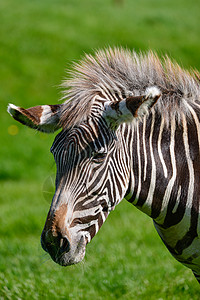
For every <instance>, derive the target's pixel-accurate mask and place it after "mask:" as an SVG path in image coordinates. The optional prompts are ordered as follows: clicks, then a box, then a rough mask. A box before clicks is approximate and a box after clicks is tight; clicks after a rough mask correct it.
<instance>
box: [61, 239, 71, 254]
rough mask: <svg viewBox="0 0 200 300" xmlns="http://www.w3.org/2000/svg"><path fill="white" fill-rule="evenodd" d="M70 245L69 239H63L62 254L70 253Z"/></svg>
mask: <svg viewBox="0 0 200 300" xmlns="http://www.w3.org/2000/svg"><path fill="white" fill-rule="evenodd" d="M69 250H70V243H69V241H68V239H67V238H65V237H63V238H61V239H60V251H61V252H69Z"/></svg>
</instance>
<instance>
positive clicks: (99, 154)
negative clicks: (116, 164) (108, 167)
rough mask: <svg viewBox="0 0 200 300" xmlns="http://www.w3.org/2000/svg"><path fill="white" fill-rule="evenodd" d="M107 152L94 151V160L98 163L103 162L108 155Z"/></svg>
mask: <svg viewBox="0 0 200 300" xmlns="http://www.w3.org/2000/svg"><path fill="white" fill-rule="evenodd" d="M106 154H107V153H106V152H93V153H92V160H93V161H94V162H96V163H100V162H102V161H103V160H104V159H105V157H106Z"/></svg>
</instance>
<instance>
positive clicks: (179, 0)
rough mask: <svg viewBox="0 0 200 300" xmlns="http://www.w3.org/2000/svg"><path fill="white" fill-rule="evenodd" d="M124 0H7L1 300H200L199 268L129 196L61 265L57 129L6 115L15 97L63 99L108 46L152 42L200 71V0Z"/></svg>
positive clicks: (1, 16)
mask: <svg viewBox="0 0 200 300" xmlns="http://www.w3.org/2000/svg"><path fill="white" fill-rule="evenodd" d="M116 2H117V1H114V0H110V1H108V0H107V1H105V0H94V1H89V0H83V1H78V0H68V1H65V0H57V1H53V0H42V1H38V0H34V1H33V0H21V1H14V0H1V1H0V20H1V28H0V61H1V67H0V86H1V88H0V107H1V110H0V120H1V133H0V134H1V136H0V137H1V147H0V191H1V193H0V224H1V226H0V299H199V286H198V284H197V282H196V281H195V279H194V277H193V275H192V273H191V271H190V270H188V269H186V268H185V267H183V266H182V265H181V264H179V263H178V262H176V261H175V260H174V259H173V258H172V257H171V256H170V254H169V253H168V251H167V250H166V248H165V247H164V245H163V244H162V242H161V241H160V239H159V237H158V235H157V233H156V231H155V229H154V228H153V225H152V221H151V220H150V219H149V218H148V217H147V216H145V215H143V214H142V213H141V212H140V211H137V210H136V209H135V208H134V207H132V206H131V205H130V204H128V203H126V202H125V201H124V202H122V203H121V204H120V205H119V206H118V207H117V208H116V210H115V211H114V212H112V213H111V215H110V216H109V218H108V220H107V221H106V223H105V224H104V226H103V227H102V229H101V230H100V232H99V233H98V235H97V236H96V237H95V238H94V239H93V241H92V242H91V244H89V245H88V247H87V253H86V258H85V260H84V262H83V263H80V264H79V265H77V266H72V267H68V268H62V267H60V266H58V265H56V264H55V263H53V262H52V261H51V260H50V259H49V258H48V256H47V255H46V254H45V253H44V251H43V250H42V249H41V246H40V234H41V231H42V228H43V225H44V222H45V218H46V215H47V212H48V209H49V207H50V202H51V200H50V198H51V195H52V191H51V192H50V193H49V195H48V194H47V193H44V191H45V190H46V188H47V189H52V187H51V177H52V174H54V173H55V166H54V161H53V157H52V155H51V154H50V153H49V148H50V146H51V143H52V141H53V138H54V136H55V135H44V134H40V133H36V132H34V131H31V130H29V129H27V128H25V127H23V126H22V125H20V124H17V123H16V122H15V121H14V120H12V119H11V118H10V117H9V115H8V114H7V113H6V106H7V104H8V102H11V103H14V104H16V105H20V106H24V107H29V106H34V105H38V104H54V103H57V101H58V99H59V98H60V90H59V89H58V85H59V84H60V82H61V80H62V79H63V78H64V76H65V68H66V67H68V66H70V63H71V61H72V60H74V61H76V60H78V59H80V57H81V56H82V55H83V54H84V52H87V53H88V52H93V51H94V49H96V48H102V47H105V46H108V45H110V46H113V45H117V46H121V45H122V46H124V47H128V48H131V49H132V48H135V49H136V50H139V49H141V50H145V51H146V50H148V49H150V48H151V49H153V50H156V51H158V53H159V55H161V54H164V53H167V54H168V55H170V56H171V57H173V58H175V59H176V60H177V61H178V62H179V63H180V64H181V65H183V66H185V67H187V68H189V67H190V66H192V67H196V68H197V69H200V56H199V53H200V43H199V25H200V24H199V20H200V7H199V6H200V4H199V1H197V0H196V1H193V2H192V3H191V2H188V1H186V0H174V1H172V0H169V1H164V0H163V1H158V0H151V1H149V0H142V1H132V0H124V1H122V3H123V4H122V5H119V4H116ZM12 125H15V126H17V127H15V128H14V129H15V130H17V131H18V132H16V133H17V134H15V135H11V134H9V133H10V132H11V131H12V130H11V129H12V127H10V126H12Z"/></svg>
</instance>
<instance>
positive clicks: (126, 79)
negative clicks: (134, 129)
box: [60, 48, 200, 128]
mask: <svg viewBox="0 0 200 300" xmlns="http://www.w3.org/2000/svg"><path fill="white" fill-rule="evenodd" d="M150 86H157V87H158V88H159V89H160V91H161V92H162V96H161V97H160V99H159V101H158V102H157V104H156V109H157V111H158V112H159V113H160V114H162V115H163V114H164V116H165V119H166V122H168V121H169V118H170V116H171V115H175V116H176V118H177V119H180V114H181V113H182V112H183V113H185V114H186V115H188V114H189V112H188V109H187V106H186V105H185V101H184V100H186V101H187V102H190V103H191V102H193V103H195V101H196V100H200V74H199V73H198V72H197V71H193V70H191V71H190V72H189V71H186V70H184V69H182V68H181V67H180V66H179V65H178V64H177V63H174V62H172V61H171V60H170V59H169V58H168V57H167V56H165V57H163V58H162V59H159V58H158V56H157V54H155V53H153V52H152V51H149V52H148V53H146V54H145V53H139V54H137V53H136V52H135V51H132V52H131V51H129V50H127V49H121V48H120V49H119V48H114V49H111V48H109V49H107V50H100V51H97V52H96V53H95V55H94V56H92V55H86V56H85V58H84V59H83V60H82V61H81V62H80V63H75V64H74V68H73V70H72V71H70V73H69V79H67V80H65V81H64V82H63V84H62V87H63V88H64V96H63V100H64V101H65V102H64V103H63V105H62V108H61V112H60V120H61V125H62V127H63V128H66V127H67V128H68V127H71V126H75V125H77V124H78V123H80V122H82V121H84V120H86V119H87V117H88V116H89V115H90V112H91V109H92V106H93V104H94V103H95V96H98V95H99V96H103V95H107V100H108V99H110V101H111V102H113V101H117V100H118V101H119V100H121V99H123V98H124V97H126V96H127V95H130V93H131V94H133V95H135V96H139V95H142V94H143V93H144V91H145V90H146V89H147V88H148V87H150ZM96 101H98V100H96Z"/></svg>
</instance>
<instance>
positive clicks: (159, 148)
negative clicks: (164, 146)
mask: <svg viewBox="0 0 200 300" xmlns="http://www.w3.org/2000/svg"><path fill="white" fill-rule="evenodd" d="M164 123H165V121H164V118H162V121H161V124H160V131H159V136H158V155H159V157H160V161H161V164H162V167H163V172H164V176H165V178H167V167H166V164H165V161H164V158H163V155H162V151H161V140H162V133H163V128H164Z"/></svg>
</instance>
